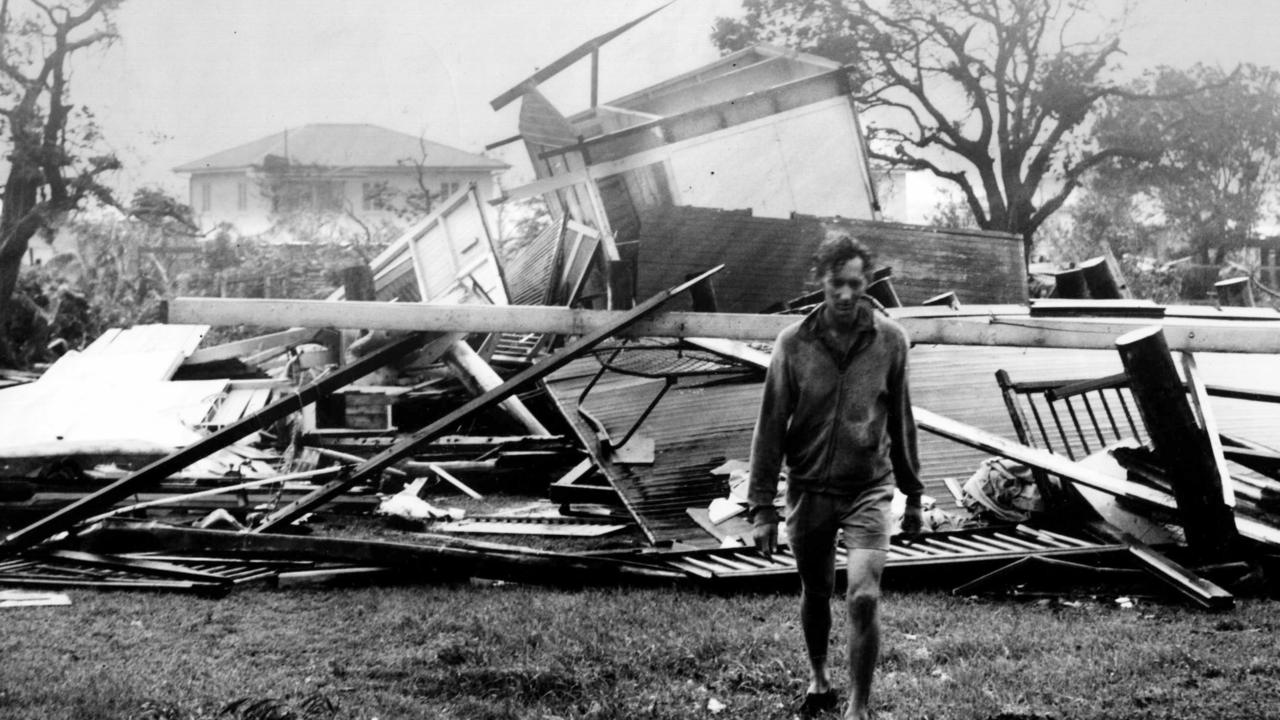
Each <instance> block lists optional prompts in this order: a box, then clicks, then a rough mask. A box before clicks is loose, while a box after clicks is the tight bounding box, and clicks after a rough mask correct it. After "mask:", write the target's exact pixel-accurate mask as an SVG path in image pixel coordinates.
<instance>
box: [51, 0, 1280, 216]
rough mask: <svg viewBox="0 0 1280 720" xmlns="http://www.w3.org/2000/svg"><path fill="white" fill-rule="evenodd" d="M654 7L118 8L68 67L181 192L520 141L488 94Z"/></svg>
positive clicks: (1266, 37)
mask: <svg viewBox="0 0 1280 720" xmlns="http://www.w3.org/2000/svg"><path fill="white" fill-rule="evenodd" d="M1121 1H1122V0H1097V2H1098V3H1099V5H1100V6H1102V7H1110V6H1116V5H1118V4H1120V2H1121ZM661 3H662V0H626V1H624V0H368V1H366V2H353V1H352V0H128V1H127V2H126V3H125V4H124V5H123V7H122V8H121V10H120V14H119V16H118V17H119V30H120V34H121V40H120V42H119V43H117V44H116V45H115V46H114V47H112V48H111V49H110V50H108V51H106V52H105V53H101V54H97V55H95V56H93V57H90V58H85V59H84V60H83V61H81V62H82V64H81V65H80V66H79V67H78V68H77V70H76V74H75V75H74V77H73V82H74V86H73V99H74V100H75V101H76V102H78V103H82V104H84V105H86V106H88V107H89V108H91V109H92V110H93V111H94V113H95V114H96V115H97V117H98V119H99V122H100V124H101V126H102V129H103V131H104V134H105V136H106V137H107V139H108V141H109V142H110V144H111V145H112V146H113V147H114V149H115V150H116V152H117V153H118V154H119V156H120V157H121V159H122V160H123V161H124V162H125V164H126V168H127V170H126V171H125V173H124V174H122V176H121V177H120V178H119V182H118V184H119V185H120V186H121V187H122V188H123V189H125V190H126V192H127V190H128V189H129V188H132V187H133V186H136V185H137V184H159V185H162V186H164V187H166V188H167V189H169V190H171V191H174V192H178V193H179V197H185V178H184V177H182V176H177V175H174V174H173V173H172V172H171V171H170V170H171V168H172V167H174V166H176V165H179V164H181V163H184V162H188V161H190V160H195V159H197V158H199V157H203V156H204V155H208V154H211V153H214V152H217V151H220V150H224V149H226V148H229V147H232V146H235V145H238V144H241V143H244V142H248V141H251V140H255V139H257V138H260V137H262V136H264V135H268V134H271V133H275V132H279V131H281V130H283V129H285V128H290V127H298V126H301V125H306V124H309V123H323V122H330V123H342V122H350V123H372V124H376V125H382V126H385V127H389V128H392V129H395V130H400V131H403V132H407V133H410V134H414V135H423V136H425V137H427V138H429V139H431V140H434V141H436V142H442V143H445V144H448V145H453V146H456V147H459V148H462V149H464V150H469V151H473V152H478V151H480V150H481V149H482V148H483V147H484V146H485V145H486V144H488V143H491V142H494V141H496V140H500V139H502V138H505V137H508V136H510V135H513V134H515V132H516V113H517V108H518V105H519V104H518V103H513V104H512V105H510V106H508V107H507V108H506V109H504V110H503V111H501V112H494V111H493V110H491V109H490V107H489V104H488V103H489V101H490V100H491V99H493V98H494V97H496V96H497V95H499V94H500V93H502V92H503V91H505V90H507V89H508V88H510V87H511V86H512V85H514V84H516V83H517V82H519V81H520V80H522V79H523V78H525V77H527V76H528V75H530V74H531V73H533V72H534V71H535V70H537V69H538V68H539V67H541V66H543V65H546V64H547V63H549V62H551V61H553V60H555V59H556V58H557V57H559V56H560V55H562V54H563V53H565V52H567V51H569V50H570V49H572V48H574V47H576V46H577V45H579V44H581V43H582V42H584V41H586V40H588V39H589V38H591V37H593V36H595V35H598V34H600V33H603V32H606V31H608V30H610V29H612V28H614V27H616V26H618V25H621V24H623V23H625V22H627V21H628V20H631V19H633V18H635V17H637V16H638V15H640V14H643V13H644V12H646V11H648V10H650V9H652V8H655V7H658V6H659V5H661ZM740 8H741V2H740V0H676V2H675V4H673V5H672V6H671V7H669V8H667V9H666V10H663V11H662V12H660V13H658V14H657V15H655V16H653V17H652V18H650V19H649V20H647V21H645V22H644V23H642V24H641V25H639V26H637V27H636V28H634V29H633V30H631V31H630V32H629V33H627V34H626V35H624V36H622V37H620V38H618V39H617V40H615V41H614V42H613V43H611V44H610V45H608V46H606V48H605V49H604V50H603V51H602V52H601V99H602V100H607V99H609V98H611V97H616V96H618V95H621V94H625V93H627V92H630V91H631V90H635V89H638V88H641V87H644V86H646V85H649V84H652V83H654V82H657V81H659V80H662V79H664V78H667V77H670V76H672V75H675V74H678V73H681V72H684V71H686V70H690V69H693V68H695V67H697V66H698V65H700V64H703V63H705V62H708V61H710V60H712V59H714V58H715V57H716V56H717V53H716V51H715V49H714V47H712V45H711V42H710V39H709V36H710V31H711V27H712V23H713V22H714V20H715V18H716V17H718V16H722V15H731V14H738V13H739V12H740ZM1278 34H1280V2H1277V1H1276V0H1216V1H1214V0H1142V3H1141V4H1140V5H1139V6H1138V9H1137V14H1136V15H1135V22H1134V23H1133V29H1132V30H1131V31H1130V32H1129V33H1128V34H1126V36H1125V37H1124V39H1123V41H1122V46H1123V47H1124V48H1126V49H1127V50H1128V52H1129V57H1128V60H1127V62H1128V64H1129V65H1130V66H1133V67H1135V68H1139V67H1145V66H1150V65H1154V64H1159V63H1164V64H1176V65H1185V64H1190V63H1192V62H1195V61H1204V62H1209V63H1219V64H1223V65H1226V66H1230V65H1232V64H1234V63H1235V62H1240V61H1248V62H1258V63H1264V64H1269V65H1273V66H1276V67H1280V41H1277V35H1278ZM588 71H589V62H586V61H584V62H580V63H579V64H578V66H577V67H575V68H574V70H573V71H571V72H567V73H564V74H562V75H561V76H560V77H558V78H556V79H555V80H553V81H551V82H549V83H548V84H546V85H545V86H544V88H543V89H544V92H546V93H547V95H548V96H549V97H550V98H551V100H552V101H553V102H554V103H556V104H557V105H558V106H559V107H560V109H561V110H562V111H564V112H565V114H572V113H573V112H575V111H577V110H581V109H583V108H584V107H586V105H587V104H588V100H589V97H588V82H589V81H588V78H589V74H588ZM506 151H507V152H521V153H522V152H523V149H522V147H521V146H520V145H518V144H513V145H510V146H508V147H507V149H506ZM498 156H499V157H501V158H502V159H506V160H508V161H512V160H513V159H514V158H511V157H502V155H501V154H500V153H499V155H498ZM515 164H517V165H518V164H519V163H515ZM528 179H529V178H527V177H513V178H509V179H508V182H507V184H508V185H511V184H513V183H516V184H518V183H520V182H524V181H527V180H528Z"/></svg>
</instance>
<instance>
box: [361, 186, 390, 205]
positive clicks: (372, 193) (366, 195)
mask: <svg viewBox="0 0 1280 720" xmlns="http://www.w3.org/2000/svg"><path fill="white" fill-rule="evenodd" d="M383 187H384V185H383V183H376V182H367V183H361V184H360V209H361V210H377V209H378V198H379V197H380V196H381V195H382V188H383Z"/></svg>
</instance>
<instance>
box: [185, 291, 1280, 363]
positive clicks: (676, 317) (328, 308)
mask: <svg viewBox="0 0 1280 720" xmlns="http://www.w3.org/2000/svg"><path fill="white" fill-rule="evenodd" d="M984 309H985V311H986V312H985V314H983V312H982V311H983V310H984ZM920 310H925V311H928V314H924V313H921V312H919V311H920ZM938 311H939V309H938V308H933V307H930V308H923V309H922V308H903V309H901V310H897V311H891V312H890V316H891V317H894V318H895V319H896V320H897V321H898V322H899V324H901V325H902V326H903V327H904V329H906V331H907V333H908V335H910V337H911V339H912V342H914V343H916V344H938V345H1001V346H1018V347H1054V348H1080V349H1095V350H1099V349H1106V350H1113V349H1114V348H1115V342H1114V341H1115V338H1117V337H1118V336H1120V335H1123V334H1124V333H1126V332H1129V331H1131V330H1133V329H1135V328H1138V327H1143V326H1147V325H1152V324H1156V325H1158V326H1160V327H1162V328H1163V329H1164V331H1165V335H1166V341H1167V343H1168V345H1169V348H1170V349H1172V350H1183V351H1196V352H1200V351H1205V352H1245V353H1266V354H1277V353H1280V332H1276V331H1277V330H1278V329H1280V323H1278V322H1277V321H1276V320H1271V319H1267V320H1218V319H1200V318H1183V317H1177V316H1166V317H1164V318H1162V319H1156V320H1153V319H1150V318H1132V317H1107V318H1088V317H1069V318H1060V317H1036V318H1032V317H1030V316H1028V314H1027V309H1026V308H1025V307H1020V306H994V307H991V306H988V307H985V308H984V307H983V306H976V305H975V306H966V307H965V308H964V310H963V311H961V312H958V313H949V314H947V315H939V314H938ZM621 314H622V312H621V311H611V310H582V309H576V308H559V307H544V306H534V305H490V306H486V305H465V306H463V305H428V304H425V303H362V302H347V303H334V302H330V301H325V300H261V299H233V298H175V299H174V300H173V301H171V303H170V317H173V318H175V319H178V320H182V321H184V322H194V321H200V322H204V323H208V324H213V325H238V324H245V323H249V324H274V325H297V326H304V327H338V328H356V329H361V328H367V329H371V330H423V329H431V330H435V331H439V332H446V331H447V332H525V333H555V334H561V335H583V334H586V333H588V332H592V331H594V330H597V329H599V328H601V327H605V326H608V325H609V324H611V323H613V322H615V321H616V320H617V319H618V318H619V317H620V316H621ZM795 321H796V318H795V316H792V315H752V314H745V313H693V312H674V311H673V312H667V313H662V314H660V315H655V316H654V317H652V318H649V319H647V320H645V321H643V322H637V323H635V324H634V325H632V326H631V328H630V329H629V330H628V331H627V332H622V333H619V336H621V337H694V338H701V337H710V338H720V339H729V340H765V341H767V340H773V339H775V338H776V337H777V335H778V333H779V332H780V331H781V330H782V329H783V328H785V327H786V326H787V325H790V324H791V323H794V322H795Z"/></svg>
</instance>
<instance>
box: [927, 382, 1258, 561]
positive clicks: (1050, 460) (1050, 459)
mask: <svg viewBox="0 0 1280 720" xmlns="http://www.w3.org/2000/svg"><path fill="white" fill-rule="evenodd" d="M912 411H913V414H914V415H915V418H916V424H917V425H919V426H920V427H921V428H922V429H924V430H928V431H929V432H931V433H933V434H935V435H940V436H942V437H945V438H948V439H950V440H954V441H956V442H958V443H961V444H963V445H968V446H969V447H973V448H977V449H979V450H984V451H986V452H989V453H992V454H994V455H999V456H1000V457H1006V458H1009V459H1011V460H1017V461H1018V462H1020V463H1022V464H1024V465H1027V466H1030V467H1031V468H1033V469H1039V470H1043V471H1045V472H1048V473H1052V474H1054V475H1057V476H1059V477H1061V478H1063V479H1066V480H1069V481H1071V482H1075V483H1079V484H1081V485H1084V486H1085V487H1089V488H1093V489H1094V490H1099V491H1102V492H1104V493H1107V494H1108V495H1112V496H1115V497H1119V498H1125V499H1127V500H1131V501H1133V502H1136V503H1140V504H1142V505H1143V506H1145V507H1147V508H1150V509H1153V510H1164V511H1166V512H1176V511H1177V502H1176V501H1175V500H1174V498H1173V496H1172V495H1170V494H1169V493H1167V492H1164V491H1162V490H1158V489H1156V488H1153V487H1148V486H1146V485H1141V484H1139V483H1135V482H1129V481H1128V480H1125V479H1123V478H1117V477H1113V476H1111V475H1108V474H1106V473H1103V472H1099V471H1097V470H1094V469H1092V468H1088V467H1085V466H1084V465H1081V464H1080V463H1077V462H1074V461H1072V460H1070V459H1068V458H1066V457H1063V456H1062V455H1057V454H1054V453H1052V452H1049V451H1048V450H1041V449H1040V448H1034V447H1028V446H1026V445H1023V444H1021V443H1018V442H1014V441H1012V440H1007V439H1005V438H1002V437H1000V436H999V435H995V434H994V433H990V432H987V431H986V430H983V429H981V428H976V427H973V426H972V425H966V424H965V423H962V422H960V421H958V420H953V419H951V418H948V417H944V416H942V415H939V414H937V413H934V412H930V411H928V410H925V409H924V408H922V407H919V406H915V407H913V409H912ZM1235 525H1236V529H1237V531H1238V532H1239V533H1240V536H1241V537H1243V538H1246V539H1248V540H1251V541H1254V542H1258V543H1262V544H1265V545H1268V546H1271V547H1273V548H1274V547H1277V546H1280V528H1275V527H1272V526H1270V525H1267V524H1266V523H1262V522H1258V521H1257V520H1253V519H1251V518H1247V517H1241V516H1239V515H1237V516H1236V518H1235Z"/></svg>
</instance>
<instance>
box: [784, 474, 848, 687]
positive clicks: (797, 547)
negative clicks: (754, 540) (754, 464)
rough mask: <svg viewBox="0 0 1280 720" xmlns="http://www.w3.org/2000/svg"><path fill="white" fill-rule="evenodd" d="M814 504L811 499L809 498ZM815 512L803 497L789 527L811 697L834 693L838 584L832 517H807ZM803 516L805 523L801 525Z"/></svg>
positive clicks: (795, 509) (794, 508)
mask: <svg viewBox="0 0 1280 720" xmlns="http://www.w3.org/2000/svg"><path fill="white" fill-rule="evenodd" d="M807 500H809V501H812V500H813V499H812V498H807ZM811 512H813V510H812V508H811V507H810V506H809V504H808V503H807V502H806V498H804V497H802V498H801V500H800V503H799V504H797V505H794V506H793V507H792V508H791V513H792V519H793V520H796V522H791V523H789V524H788V525H787V529H788V531H789V532H790V542H791V551H792V552H793V553H795V556H796V571H797V573H798V574H799V575H800V627H801V629H802V630H803V631H804V645H805V649H806V650H807V651H808V653H809V670H810V673H811V674H810V678H809V689H808V692H809V693H810V694H817V693H825V692H828V691H829V690H831V678H830V677H828V675H827V648H828V647H829V645H830V643H831V594H832V592H833V590H834V588H835V583H836V562H835V561H836V531H837V528H836V526H835V524H834V522H832V521H831V518H830V516H824V515H823V513H821V512H819V514H818V516H817V518H816V520H815V519H814V518H813V516H812V515H809V514H808V513H811ZM802 516H803V520H804V522H799V519H801V517H802Z"/></svg>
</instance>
